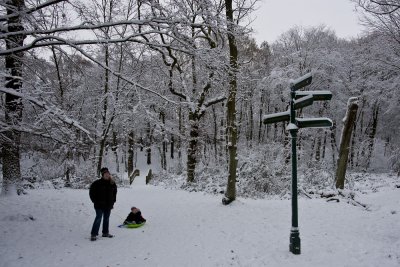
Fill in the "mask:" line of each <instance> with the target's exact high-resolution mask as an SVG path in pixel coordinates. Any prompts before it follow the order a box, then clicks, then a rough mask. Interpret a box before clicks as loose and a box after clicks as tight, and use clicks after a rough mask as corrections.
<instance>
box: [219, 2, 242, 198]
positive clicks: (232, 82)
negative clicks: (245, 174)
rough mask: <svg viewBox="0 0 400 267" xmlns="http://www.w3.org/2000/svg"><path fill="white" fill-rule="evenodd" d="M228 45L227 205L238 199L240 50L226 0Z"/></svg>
mask: <svg viewBox="0 0 400 267" xmlns="http://www.w3.org/2000/svg"><path fill="white" fill-rule="evenodd" d="M225 9H226V18H227V29H228V43H229V66H230V70H229V94H228V102H227V109H228V110H227V134H228V136H227V138H228V153H229V167H228V168H229V174H228V183H227V186H226V192H225V197H224V199H223V200H222V203H223V204H225V205H227V204H229V203H230V202H232V201H234V200H235V199H236V170H237V164H238V161H237V137H238V135H237V125H236V93H237V77H236V73H237V68H238V65H237V59H238V49H237V45H236V40H235V39H236V38H235V35H234V21H233V8H232V0H225Z"/></svg>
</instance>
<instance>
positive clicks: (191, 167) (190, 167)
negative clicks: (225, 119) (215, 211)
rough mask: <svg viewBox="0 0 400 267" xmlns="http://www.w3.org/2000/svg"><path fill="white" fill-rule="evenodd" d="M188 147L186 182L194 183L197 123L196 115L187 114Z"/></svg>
mask: <svg viewBox="0 0 400 267" xmlns="http://www.w3.org/2000/svg"><path fill="white" fill-rule="evenodd" d="M189 125H190V133H189V146H188V149H187V182H188V183H192V182H194V178H195V177H194V176H195V169H196V163H197V162H196V154H197V142H198V137H199V121H198V119H197V117H196V114H194V113H193V112H189Z"/></svg>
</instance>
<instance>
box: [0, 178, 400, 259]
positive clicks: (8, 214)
mask: <svg viewBox="0 0 400 267" xmlns="http://www.w3.org/2000/svg"><path fill="white" fill-rule="evenodd" d="M361 200H362V201H363V202H364V203H368V204H371V211H365V210H362V209H361V208H357V207H354V206H351V205H348V204H344V203H327V202H325V201H324V200H319V199H315V200H307V199H301V200H300V202H299V206H300V210H299V215H300V221H299V224H300V225H299V226H300V237H301V241H302V254H301V255H297V256H296V255H292V254H291V253H290V252H289V251H288V245H289V231H290V201H288V200H250V199H239V200H238V201H236V202H234V203H233V204H232V205H231V206H227V207H226V206H223V205H222V204H220V202H221V197H220V196H210V195H205V194H202V193H189V192H184V191H175V190H166V189H161V188H157V187H153V186H140V185H135V186H133V187H132V188H127V189H120V190H119V193H118V201H117V204H116V206H115V209H114V210H113V212H112V215H111V221H110V225H111V232H112V233H113V234H115V238H112V239H108V238H100V240H98V241H96V242H91V241H89V239H88V237H89V232H90V228H91V224H92V222H93V219H94V210H93V208H92V204H91V203H90V201H89V198H88V191H87V190H67V189H63V190H36V191H29V194H28V195H26V196H22V197H10V198H2V199H0V227H1V228H0V229H1V238H0V266H1V267H17V266H23V267H27V266H34V267H36V266H37V267H46V266H49V267H54V266H60V267H62V266H65V267H67V266H68V267H71V266H85V267H90V266H93V267H99V266H104V267H105V266H110V267H111V266H112V267H115V266H171V267H172V266H363V267H364V266H399V265H400V223H399V221H400V189H385V191H382V192H378V193H374V194H368V195H363V196H362V199H361ZM132 205H135V206H137V207H140V208H141V209H142V212H143V215H144V217H145V218H146V219H147V220H148V223H147V224H146V225H145V226H144V227H142V228H139V229H120V228H118V227H116V226H117V225H118V224H119V223H121V222H122V220H123V219H124V218H125V216H126V215H127V214H128V212H129V208H130V207H131V206H132ZM29 215H32V216H33V217H34V218H35V220H34V221H32V220H30V219H29V218H28V217H29Z"/></svg>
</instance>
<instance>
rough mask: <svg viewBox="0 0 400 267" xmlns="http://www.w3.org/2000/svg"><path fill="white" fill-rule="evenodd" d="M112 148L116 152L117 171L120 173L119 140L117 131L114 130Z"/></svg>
mask: <svg viewBox="0 0 400 267" xmlns="http://www.w3.org/2000/svg"><path fill="white" fill-rule="evenodd" d="M111 150H112V151H113V152H114V155H115V164H116V166H117V168H116V171H117V172H118V173H119V158H118V140H117V132H116V131H115V130H113V145H112V147H111Z"/></svg>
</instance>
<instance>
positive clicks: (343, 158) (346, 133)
mask: <svg viewBox="0 0 400 267" xmlns="http://www.w3.org/2000/svg"><path fill="white" fill-rule="evenodd" d="M357 110H358V98H356V97H352V98H350V99H349V101H348V104H347V112H346V116H345V119H344V125H343V131H342V137H341V139H340V147H339V157H338V161H337V169H336V175H335V180H336V188H340V189H343V188H344V180H345V176H346V169H347V161H348V158H349V146H350V139H351V133H352V131H353V128H354V127H353V124H354V122H355V120H356V118H357Z"/></svg>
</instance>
